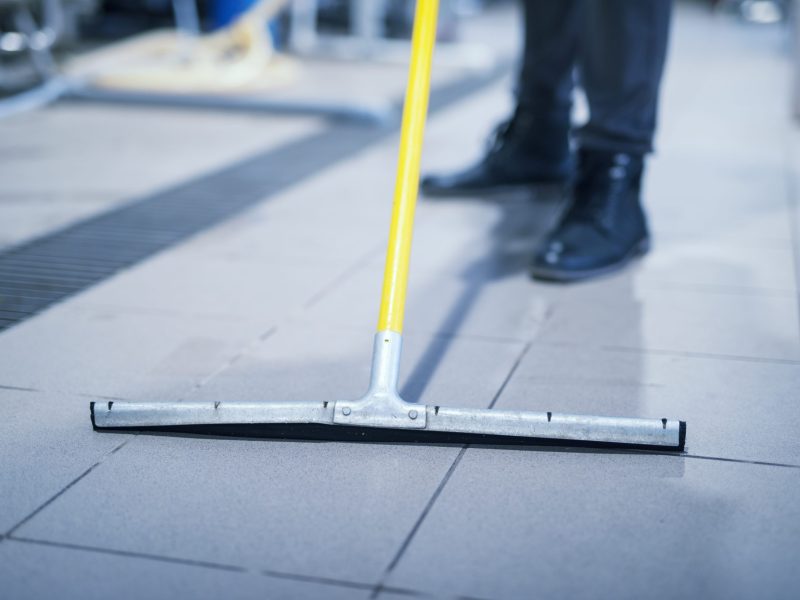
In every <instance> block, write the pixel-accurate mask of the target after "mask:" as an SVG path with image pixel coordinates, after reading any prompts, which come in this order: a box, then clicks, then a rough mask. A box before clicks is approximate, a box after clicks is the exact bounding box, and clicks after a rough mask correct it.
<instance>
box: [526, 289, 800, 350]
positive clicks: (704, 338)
mask: <svg viewBox="0 0 800 600" xmlns="http://www.w3.org/2000/svg"><path fill="white" fill-rule="evenodd" d="M538 339H540V340H541V341H544V342H569V343H576V344H577V343H588V344H590V345H592V346H622V347H628V348H648V349H654V350H656V349H657V350H670V351H678V352H697V353H711V354H720V355H731V356H745V357H753V358H763V359H774V360H792V361H797V360H800V336H798V312H797V299H796V297H794V296H790V295H770V294H763V295H752V294H750V295H748V294H729V293H727V292H715V293H708V292H707V291H705V290H696V289H695V290H693V289H677V288H673V289H670V288H662V289H658V288H654V287H652V286H646V285H638V284H637V283H636V281H635V280H634V279H633V275H632V274H631V273H625V274H622V275H619V276H617V277H614V278H611V279H605V280H598V281H595V282H591V283H587V284H582V285H578V286H574V287H572V288H570V289H569V290H567V291H566V292H565V293H564V294H563V295H562V297H561V298H560V300H559V302H558V304H557V305H555V306H554V309H553V311H552V314H551V316H550V318H549V319H548V320H547V322H546V323H545V325H544V326H543V327H542V330H541V333H540V335H539V338H538Z"/></svg>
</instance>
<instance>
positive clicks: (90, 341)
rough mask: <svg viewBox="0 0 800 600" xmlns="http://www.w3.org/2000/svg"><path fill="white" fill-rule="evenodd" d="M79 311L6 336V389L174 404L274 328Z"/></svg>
mask: <svg viewBox="0 0 800 600" xmlns="http://www.w3.org/2000/svg"><path fill="white" fill-rule="evenodd" d="M72 306H74V303H72V302H70V303H68V304H64V305H61V306H57V307H54V308H53V309H51V310H49V311H47V312H46V313H44V314H42V315H40V316H37V317H36V318H34V319H31V320H30V321H27V322H25V323H22V324H20V325H18V326H16V327H14V328H13V329H10V330H8V331H6V332H4V333H3V335H2V336H0V355H2V356H3V360H2V361H0V385H7V386H19V387H28V388H35V389H39V390H44V391H47V392H79V393H84V394H93V395H99V396H112V397H122V398H127V399H145V398H150V399H164V400H175V399H176V398H179V397H181V396H182V395H183V394H185V393H187V392H188V391H189V390H191V389H192V388H193V387H194V386H195V385H196V384H197V383H198V382H199V381H201V380H202V379H204V378H205V377H207V376H208V375H210V374H211V373H212V372H214V371H215V370H217V369H218V368H219V367H221V366H222V365H223V364H225V363H226V362H227V361H228V360H230V358H231V357H232V356H234V355H235V354H237V353H238V352H239V351H240V350H241V348H242V347H244V346H245V345H246V344H248V343H250V342H251V341H253V340H255V339H257V338H258V336H259V335H260V334H261V333H264V332H265V331H267V329H268V328H269V326H270V325H269V321H268V320H266V321H265V322H264V323H265V324H264V325H263V326H262V325H261V324H260V323H258V322H252V321H242V320H235V319H227V320H225V319H216V320H215V319H200V318H192V317H186V316H183V315H181V314H175V313H172V314H171V313H164V312H158V311H147V310H140V311H133V310H127V311H126V310H122V309H118V308H85V309H80V308H77V307H75V308H73V307H72Z"/></svg>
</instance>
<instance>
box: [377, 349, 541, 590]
mask: <svg viewBox="0 0 800 600" xmlns="http://www.w3.org/2000/svg"><path fill="white" fill-rule="evenodd" d="M532 345H533V344H532V342H530V341H529V342H528V343H527V344H525V346H524V347H523V348H522V351H521V352H520V353H519V355H518V356H517V358H516V359H515V360H514V363H513V364H512V365H511V369H509V371H508V373H507V374H506V376H505V378H504V379H503V383H502V384H500V387H499V389H498V390H497V393H495V395H494V397H493V398H492V401H491V402H490V403H489V409H490V410H491V409H492V408H494V406H495V404H497V400H498V399H499V398H500V395H501V394H502V393H503V391H504V390H505V389H506V386H507V385H508V382H509V381H510V380H511V378H512V377H513V376H514V373H515V372H516V371H517V368H518V367H519V365H520V363H522V359H523V358H525V355H526V354H527V353H528V351H529V350H530V348H531V346H532ZM470 445H471V444H465V445H463V446H461V450H459V452H458V454H457V455H456V457H455V459H453V462H452V464H451V465H450V468H449V469H447V472H446V473H445V474H444V476H443V477H442V480H441V481H440V482H439V485H438V486H437V487H436V489H435V490H434V492H433V495H432V496H431V497H430V499H429V500H428V502H427V504H426V505H425V508H423V509H422V513H421V514H420V516H419V518H418V519H417V521H416V523H414V526H413V527H412V528H411V531H410V532H409V533H408V535H407V536H406V538H405V540H403V542H402V543H401V544H400V548H399V549H398V551H397V553H396V554H395V555H394V557H393V558H392V560H391V561H390V562H389V565H388V566H387V567H386V570H385V571H384V573H383V575H382V577H381V580H380V581H379V582H378V584H377V585H376V586H375V587H374V588H373V590H372V594H371V596H370V598H377V597H378V596H379V595H380V593H381V592H382V591H384V590H385V589H386V587H385V585H384V582H385V581H386V579H387V577H388V576H389V575H390V574H391V572H392V571H393V570H394V569H395V567H396V566H397V564H398V563H399V562H400V559H401V558H402V557H403V554H405V552H406V550H407V549H408V547H409V545H411V542H412V541H413V539H414V537H415V536H416V534H417V532H418V531H419V529H420V527H422V523H423V522H424V521H425V519H426V517H427V516H428V514H429V513H430V511H431V510H432V509H433V506H434V504H436V501H437V500H438V499H439V496H440V495H441V493H442V492H443V491H444V488H445V486H446V485H447V483H448V481H450V478H451V477H452V476H453V473H455V470H456V468H457V467H458V465H459V463H460V462H461V459H462V458H464V454H466V452H467V450H468V449H469V447H470Z"/></svg>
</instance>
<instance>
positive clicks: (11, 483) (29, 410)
mask: <svg viewBox="0 0 800 600" xmlns="http://www.w3.org/2000/svg"><path fill="white" fill-rule="evenodd" d="M0 415H2V418H0V455H2V457H3V459H2V461H0V482H2V485H0V506H2V510H0V533H6V532H8V531H9V530H10V529H12V528H13V527H14V526H16V525H17V524H18V523H20V522H21V521H22V520H23V519H25V518H27V517H28V516H30V515H31V514H33V512H34V511H35V510H37V509H38V508H39V507H41V506H42V505H44V503H46V502H47V501H48V500H50V499H51V498H53V497H54V496H55V495H56V494H58V493H59V492H61V491H62V490H63V489H64V488H66V487H67V486H68V485H69V484H70V483H71V482H72V481H74V480H75V479H76V478H77V477H79V476H80V475H82V474H83V473H84V472H85V471H86V470H87V469H89V468H91V467H92V466H93V465H95V464H96V463H97V462H98V461H100V460H102V459H103V457H105V456H106V455H107V454H108V453H109V452H111V451H112V450H114V449H115V448H117V447H118V446H119V445H120V444H122V443H124V442H125V441H126V440H128V439H130V436H127V435H119V436H106V437H101V436H95V435H92V426H91V424H90V422H89V413H88V405H87V399H86V398H84V397H82V396H77V395H64V394H47V393H42V392H29V391H22V390H10V389H0ZM0 579H2V577H0Z"/></svg>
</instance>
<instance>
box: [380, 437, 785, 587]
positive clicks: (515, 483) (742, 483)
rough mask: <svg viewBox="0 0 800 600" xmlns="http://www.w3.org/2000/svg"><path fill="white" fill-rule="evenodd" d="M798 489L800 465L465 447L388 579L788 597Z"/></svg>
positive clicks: (421, 583) (398, 582)
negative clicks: (745, 463) (439, 493)
mask: <svg viewBox="0 0 800 600" xmlns="http://www.w3.org/2000/svg"><path fill="white" fill-rule="evenodd" d="M798 492H800V475H799V474H798V471H797V470H796V469H788V468H779V467H761V466H753V465H741V464H731V463H720V462H710V461H704V460H693V459H689V458H681V457H665V456H643V455H616V454H594V453H582V452H575V453H570V452H544V451H542V452H538V451H533V452H529V451H517V450H505V451H504V450H499V451H498V450H492V449H483V448H474V449H470V450H468V451H467V453H466V454H465V455H464V458H463V460H462V461H461V463H460V464H459V466H458V468H457V469H456V471H455V473H454V475H453V476H452V478H451V479H450V481H449V483H448V484H447V486H446V487H445V489H444V491H443V492H442V494H441V496H440V497H439V498H438V500H437V502H436V505H435V506H434V508H433V509H432V510H431V512H430V513H429V514H428V515H427V518H426V519H425V522H424V524H423V525H422V527H421V528H420V530H419V531H418V533H417V536H416V537H415V538H414V540H413V541H412V543H411V545H410V546H409V548H408V550H407V552H406V553H405V555H404V556H403V558H402V559H401V561H400V563H399V564H398V566H397V568H396V570H395V571H394V573H392V576H391V577H390V578H389V583H390V584H393V585H402V584H404V583H408V582H411V581H413V582H414V583H415V585H416V586H417V587H418V588H419V589H422V590H423V591H428V592H432V593H437V594H449V595H459V594H464V595H468V596H478V597H487V598H527V597H537V598H644V597H647V598H675V597H706V598H755V597H769V598H786V599H789V598H795V597H797V595H798V593H800V575H798V572H797V568H796V565H797V561H798V560H799V559H800V543H798V539H800V504H798V503H797V501H796V498H797V494H798ZM431 565H435V568H431Z"/></svg>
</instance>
